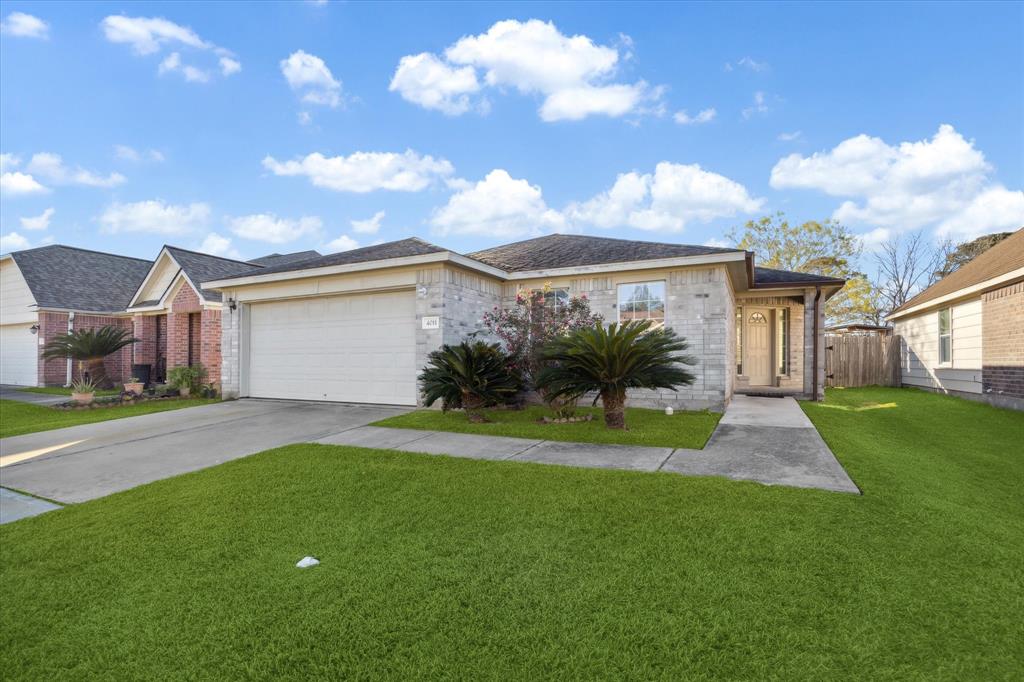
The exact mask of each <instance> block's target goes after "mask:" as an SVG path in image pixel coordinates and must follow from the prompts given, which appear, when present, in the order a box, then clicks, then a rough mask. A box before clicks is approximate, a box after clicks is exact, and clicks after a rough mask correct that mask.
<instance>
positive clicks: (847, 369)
mask: <svg viewBox="0 0 1024 682" xmlns="http://www.w3.org/2000/svg"><path fill="white" fill-rule="evenodd" d="M900 338H901V337H899V336H878V335H855V334H828V335H826V336H825V385H826V386H845V387H847V388H853V387H856V386H899V385H900V380H901V377H900Z"/></svg>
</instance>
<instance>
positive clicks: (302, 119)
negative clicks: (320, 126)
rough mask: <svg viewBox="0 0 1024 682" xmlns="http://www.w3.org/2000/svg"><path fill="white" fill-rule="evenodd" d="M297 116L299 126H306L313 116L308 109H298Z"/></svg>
mask: <svg viewBox="0 0 1024 682" xmlns="http://www.w3.org/2000/svg"><path fill="white" fill-rule="evenodd" d="M297 118H298V121H299V125H300V126H308V125H309V124H310V123H312V122H313V116H312V114H310V113H309V112H308V111H300V112H299V113H298V115H297Z"/></svg>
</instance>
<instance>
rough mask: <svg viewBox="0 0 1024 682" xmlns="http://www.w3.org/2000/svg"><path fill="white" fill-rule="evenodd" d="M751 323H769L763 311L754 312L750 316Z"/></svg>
mask: <svg viewBox="0 0 1024 682" xmlns="http://www.w3.org/2000/svg"><path fill="white" fill-rule="evenodd" d="M750 324H768V320H767V319H765V316H764V315H762V314H761V313H754V314H752V315H751V316H750Z"/></svg>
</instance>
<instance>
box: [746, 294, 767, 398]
mask: <svg viewBox="0 0 1024 682" xmlns="http://www.w3.org/2000/svg"><path fill="white" fill-rule="evenodd" d="M743 310H744V314H745V317H746V321H745V322H744V324H746V329H745V330H744V331H745V332H746V334H744V341H746V343H744V344H743V345H744V349H743V350H744V353H745V354H746V357H745V358H744V360H743V369H744V370H745V372H744V373H745V374H746V375H747V376H748V377H750V385H751V386H770V385H771V384H772V362H771V357H772V353H771V344H772V335H771V329H770V325H769V324H768V321H769V319H770V315H769V312H770V311H769V310H768V309H767V308H744V309H743Z"/></svg>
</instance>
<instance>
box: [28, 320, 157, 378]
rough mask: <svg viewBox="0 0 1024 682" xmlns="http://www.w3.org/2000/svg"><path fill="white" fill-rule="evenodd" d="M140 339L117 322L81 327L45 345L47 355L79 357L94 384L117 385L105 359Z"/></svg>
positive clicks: (79, 362)
mask: <svg viewBox="0 0 1024 682" xmlns="http://www.w3.org/2000/svg"><path fill="white" fill-rule="evenodd" d="M136 342H138V339H136V338H133V337H132V335H131V333H129V332H128V330H127V329H121V328H118V327H113V326H109V325H108V326H106V327H101V328H99V329H79V330H76V331H73V332H70V333H68V334H61V335H60V336H55V337H53V338H52V339H50V341H49V343H47V344H46V346H45V347H44V348H43V355H42V357H43V359H44V360H54V359H64V358H72V359H74V360H77V361H78V369H79V372H80V373H81V374H82V376H88V377H89V378H90V379H91V380H92V382H93V386H94V388H113V386H114V382H113V381H112V380H111V379H110V377H109V376H107V369H106V367H105V366H104V364H103V359H104V358H105V357H107V356H108V355H111V354H112V353H116V352H117V351H119V350H121V349H122V348H124V347H125V346H130V345H131V344H133V343H136Z"/></svg>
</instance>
